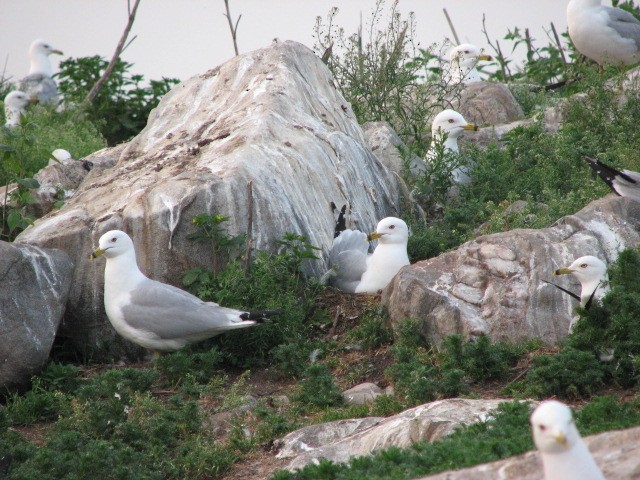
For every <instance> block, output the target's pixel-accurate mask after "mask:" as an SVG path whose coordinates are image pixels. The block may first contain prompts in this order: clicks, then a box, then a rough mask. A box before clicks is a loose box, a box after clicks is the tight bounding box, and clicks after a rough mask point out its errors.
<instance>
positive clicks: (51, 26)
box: [0, 0, 609, 80]
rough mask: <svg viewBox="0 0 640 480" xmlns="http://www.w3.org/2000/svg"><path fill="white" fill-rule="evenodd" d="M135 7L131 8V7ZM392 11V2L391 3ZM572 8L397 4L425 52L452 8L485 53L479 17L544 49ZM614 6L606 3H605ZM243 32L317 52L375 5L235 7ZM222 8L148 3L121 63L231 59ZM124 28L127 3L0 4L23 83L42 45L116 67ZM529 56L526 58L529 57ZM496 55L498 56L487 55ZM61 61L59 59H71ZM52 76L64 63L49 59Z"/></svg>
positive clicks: (370, 0) (178, 69)
mask: <svg viewBox="0 0 640 480" xmlns="http://www.w3.org/2000/svg"><path fill="white" fill-rule="evenodd" d="M132 3H133V0H132ZM386 3H387V5H389V4H391V0H387V2H386ZM567 3H568V0H448V1H445V0H400V3H399V5H400V10H401V11H402V12H403V13H405V14H406V13H407V12H409V11H413V12H415V15H416V23H417V32H416V34H417V40H419V42H420V44H421V46H423V47H427V46H428V45H430V44H432V43H434V42H442V41H443V40H444V38H445V37H451V32H450V30H449V27H448V24H447V22H446V20H445V17H444V15H443V12H442V9H443V8H444V7H446V8H447V11H448V12H449V15H450V16H451V17H452V20H453V23H454V25H455V27H456V30H457V32H458V35H459V36H460V37H461V41H463V42H470V43H474V44H476V45H478V46H480V47H485V48H486V47H488V45H486V42H485V38H484V35H483V34H482V14H483V13H484V14H486V23H487V29H488V31H489V35H490V37H491V38H492V40H495V39H498V40H500V43H501V45H502V46H503V47H504V46H507V45H510V44H509V43H508V42H507V41H503V40H502V38H503V37H504V35H505V34H506V33H507V29H509V28H513V27H515V26H518V27H521V28H524V27H529V28H530V30H531V32H532V35H533V37H534V38H536V39H537V40H538V43H539V44H541V45H542V44H544V45H546V43H547V39H546V35H545V33H544V31H543V28H545V29H548V28H549V24H550V22H553V23H554V24H555V26H556V28H557V30H558V31H559V32H564V31H565V30H566V25H567V23H566V5H567ZM606 3H609V2H606ZM230 5H231V13H232V16H233V17H234V18H236V17H237V16H238V15H239V14H242V19H241V20H240V24H239V28H238V44H239V49H240V53H243V52H247V51H250V50H254V49H257V48H261V47H264V46H267V45H269V44H270V43H271V41H272V39H273V38H275V37H279V38H280V39H281V40H296V41H299V42H301V43H303V44H305V45H307V46H309V47H312V46H313V27H314V25H315V18H316V17H317V16H322V17H323V18H326V15H327V14H328V12H329V10H330V9H331V7H332V6H337V7H338V8H339V9H340V13H339V14H338V17H337V22H336V23H337V24H339V25H340V26H344V27H345V29H346V31H347V33H353V32H355V31H356V29H357V26H358V23H359V18H360V12H362V15H363V20H364V22H365V24H366V23H367V19H368V17H369V15H370V12H371V11H372V9H373V6H374V5H375V0H230ZM224 11H225V10H224V1H223V0H142V2H141V4H140V8H139V10H138V15H137V17H136V21H135V24H134V27H133V30H132V33H131V35H130V38H131V37H132V36H133V35H137V36H138V38H137V39H136V40H135V41H134V42H133V44H132V45H131V46H130V47H129V48H128V49H127V50H126V51H125V53H124V55H123V59H124V60H126V61H128V62H131V63H134V67H133V68H132V70H131V73H138V74H143V75H144V76H145V78H146V79H147V80H149V79H160V78H161V77H163V76H164V77H175V78H179V79H181V80H185V79H187V78H189V77H190V76H192V75H195V74H198V73H202V72H205V71H206V70H208V69H210V68H213V67H215V66H217V65H219V64H220V63H223V62H224V61H225V60H227V59H229V58H230V57H231V56H233V46H232V42H231V35H230V33H229V27H228V25H227V20H226V18H225V17H224V16H223V13H224ZM126 21H127V0H0V74H2V73H3V72H4V74H5V76H8V77H13V78H21V77H22V76H24V75H26V74H27V72H28V70H29V60H28V53H27V52H28V48H29V44H30V43H31V41H32V40H34V39H35V38H44V39H46V40H47V41H49V42H50V43H51V44H52V45H53V46H54V47H55V48H58V49H59V50H62V51H63V52H64V53H65V57H81V56H92V55H96V54H97V55H101V56H102V57H105V58H107V59H110V58H111V55H112V54H113V51H114V49H115V47H116V44H117V42H118V40H119V38H120V35H121V34H122V31H123V29H124V26H125V24H126ZM522 51H523V50H522ZM489 53H492V52H489ZM65 57H62V58H65ZM51 58H52V59H53V63H54V71H56V70H57V62H58V61H59V59H60V58H61V57H58V56H52V57H51Z"/></svg>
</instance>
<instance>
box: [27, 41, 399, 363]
mask: <svg viewBox="0 0 640 480" xmlns="http://www.w3.org/2000/svg"><path fill="white" fill-rule="evenodd" d="M250 182H251V183H252V186H253V187H252V192H253V195H252V198H253V208H252V213H253V216H252V219H253V221H252V225H251V227H252V231H253V245H254V247H255V248H256V249H262V250H274V249H276V248H277V247H278V246H277V245H276V243H275V241H276V240H279V239H281V238H282V237H283V235H284V234H285V233H286V232H295V233H298V234H302V235H305V236H306V237H307V238H308V239H309V241H310V242H311V243H312V244H314V245H316V246H319V247H321V248H323V249H324V251H325V252H326V251H328V249H329V247H330V245H331V242H332V239H333V227H334V225H333V222H334V219H333V215H332V211H331V206H330V205H331V202H334V203H335V204H336V205H338V206H341V205H343V204H348V205H349V206H350V211H351V216H350V221H351V224H350V225H349V227H356V228H362V229H365V231H369V229H372V228H374V227H375V225H376V224H377V222H378V221H379V219H381V218H383V217H386V216H390V215H397V214H398V208H399V207H400V201H401V193H400V192H401V188H400V183H401V180H400V179H399V178H398V177H397V176H396V175H395V174H393V173H391V172H390V171H389V170H388V169H387V168H386V167H385V166H384V165H382V163H381V162H380V161H379V160H378V159H377V158H376V156H375V155H373V153H371V151H370V150H369V149H368V148H367V146H366V143H365V140H364V136H363V133H362V129H361V128H360V126H359V125H358V122H357V120H356V118H355V116H354V114H353V112H352V110H351V107H350V105H349V104H348V103H347V102H346V101H345V99H344V98H343V97H342V95H341V94H340V93H339V92H338V90H337V89H336V87H335V86H334V83H333V80H332V77H331V74H330V72H329V70H328V69H327V67H326V65H324V64H323V63H322V61H321V60H320V59H319V58H317V57H316V56H315V55H314V54H313V52H312V51H311V50H309V49H308V48H306V47H304V46H303V45H301V44H298V43H295V42H283V43H278V44H276V45H274V46H271V47H269V48H264V49H261V50H256V51H254V52H250V53H247V54H245V55H241V56H239V57H235V58H234V59H232V60H230V61H229V62H227V63H225V64H224V65H222V66H220V67H218V68H215V69H213V70H210V71H208V72H206V73H204V74H202V75H197V76H195V77H193V78H191V79H189V80H187V81H185V82H183V83H180V84H179V85H176V86H175V87H174V88H173V89H172V90H171V91H170V92H169V93H168V94H167V95H165V97H164V98H163V99H162V101H161V102H160V104H159V105H158V107H157V108H156V109H155V110H154V111H153V112H152V113H151V115H150V116H149V120H148V123H147V126H146V128H145V129H144V130H143V131H142V132H141V133H140V134H139V135H138V136H137V137H135V138H134V139H133V140H131V141H130V142H129V143H128V144H126V145H125V146H124V147H121V150H118V160H117V163H116V165H115V166H114V167H113V168H111V169H107V170H103V171H102V172H98V173H96V174H90V175H88V176H87V178H86V179H85V180H84V181H83V183H82V184H81V185H80V187H79V188H78V189H77V191H76V193H75V194H74V196H73V197H72V198H71V199H70V200H69V201H68V202H67V204H65V205H64V206H63V207H62V208H61V209H60V210H59V211H56V212H53V213H52V214H50V215H49V216H47V217H44V218H42V219H40V220H39V221H37V222H36V223H35V225H34V226H32V227H31V228H29V229H27V230H26V231H25V232H23V233H22V234H21V235H20V237H19V238H18V241H20V242H25V243H31V244H35V245H40V246H49V247H56V248H61V249H64V250H66V251H67V252H68V253H69V254H70V255H71V257H72V258H73V260H74V262H75V263H76V269H75V274H74V279H73V287H72V290H71V293H70V300H69V305H68V312H67V314H66V315H65V319H64V324H63V329H64V331H65V333H67V334H69V335H70V336H73V337H74V338H75V340H76V344H77V345H78V346H84V345H97V344H100V343H102V342H103V341H104V342H106V344H105V345H104V346H105V347H106V348H107V349H108V350H109V351H114V350H113V349H117V348H119V347H118V345H117V343H119V342H120V340H117V341H116V344H114V343H113V339H114V333H113V330H112V329H111V327H110V325H108V323H107V321H106V316H105V313H104V307H103V305H102V301H103V300H102V289H103V283H102V282H103V280H102V276H103V269H104V262H103V261H94V262H90V261H89V260H88V259H87V255H88V254H89V253H90V252H91V251H92V249H93V248H94V246H95V245H96V243H97V240H98V238H99V237H100V235H101V234H102V233H104V232H105V231H107V230H110V229H114V228H117V229H122V230H125V231H127V233H129V234H130V235H131V236H132V238H133V240H134V244H135V246H136V252H137V257H138V262H139V264H140V267H141V269H142V271H143V272H145V273H146V274H147V275H149V276H150V277H152V278H154V279H157V280H160V281H164V282H168V283H171V284H174V285H177V286H181V280H182V276H183V274H184V272H185V271H186V270H187V269H189V268H193V267H195V266H201V267H209V266H211V265H212V252H211V248H209V247H207V246H206V245H203V244H197V243H194V242H192V241H189V240H188V239H187V236H188V235H189V234H190V233H193V232H194V231H195V228H194V226H193V225H192V222H191V219H192V218H193V217H194V216H195V215H197V214H201V213H209V214H214V213H215V214H222V215H226V216H228V217H230V220H229V222H227V223H226V224H225V225H226V226H227V227H228V233H229V234H230V235H237V234H241V233H244V232H246V231H247V230H248V228H249V218H251V216H250V214H249V209H250V203H249V198H250V196H249V194H248V188H247V186H248V184H249V183H250ZM323 269H324V266H323V264H322V262H315V263H309V264H308V265H307V271H308V273H314V274H320V273H322V272H323ZM121 345H122V344H121ZM121 345H120V346H121Z"/></svg>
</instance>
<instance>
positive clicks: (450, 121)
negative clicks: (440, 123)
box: [447, 118, 455, 123]
mask: <svg viewBox="0 0 640 480" xmlns="http://www.w3.org/2000/svg"><path fill="white" fill-rule="evenodd" d="M447 122H449V123H453V122H455V120H454V119H453V118H450V119H449V120H447Z"/></svg>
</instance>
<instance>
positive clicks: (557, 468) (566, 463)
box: [541, 438, 604, 480]
mask: <svg viewBox="0 0 640 480" xmlns="http://www.w3.org/2000/svg"><path fill="white" fill-rule="evenodd" d="M541 457H542V464H543V466H544V478H545V480H604V477H603V476H602V473H601V472H600V468H599V467H598V465H597V464H596V462H595V460H594V459H593V457H592V456H591V452H589V449H588V448H587V446H586V445H585V443H584V442H583V441H582V439H580V438H578V441H577V442H576V443H575V445H573V446H572V447H571V449H569V450H567V451H564V452H560V453H550V452H543V453H542V455H541Z"/></svg>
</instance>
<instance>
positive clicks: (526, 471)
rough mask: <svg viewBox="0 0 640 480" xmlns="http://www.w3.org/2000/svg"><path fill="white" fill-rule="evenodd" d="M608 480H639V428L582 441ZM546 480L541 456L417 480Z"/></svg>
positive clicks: (535, 454)
mask: <svg viewBox="0 0 640 480" xmlns="http://www.w3.org/2000/svg"><path fill="white" fill-rule="evenodd" d="M583 440H584V442H585V443H586V444H587V447H588V448H589V450H590V451H591V454H592V455H593V458H594V459H595V461H596V463H597V464H598V466H599V467H600V469H601V470H602V473H603V474H604V476H605V478H608V479H611V480H613V479H615V480H637V479H638V478H640V427H635V428H630V429H628V430H620V431H613V432H605V433H600V434H598V435H592V436H590V437H586V438H583ZM497 478H499V479H501V480H544V475H543V472H542V462H541V460H540V455H539V454H538V452H529V453H525V454H524V455H519V456H517V457H512V458H507V459H505V460H500V461H498V462H492V463H486V464H484V465H478V466H476V467H471V468H465V469H464V470H454V471H449V472H442V473H439V474H437V475H429V476H427V477H420V478H419V479H415V480H494V479H497Z"/></svg>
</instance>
